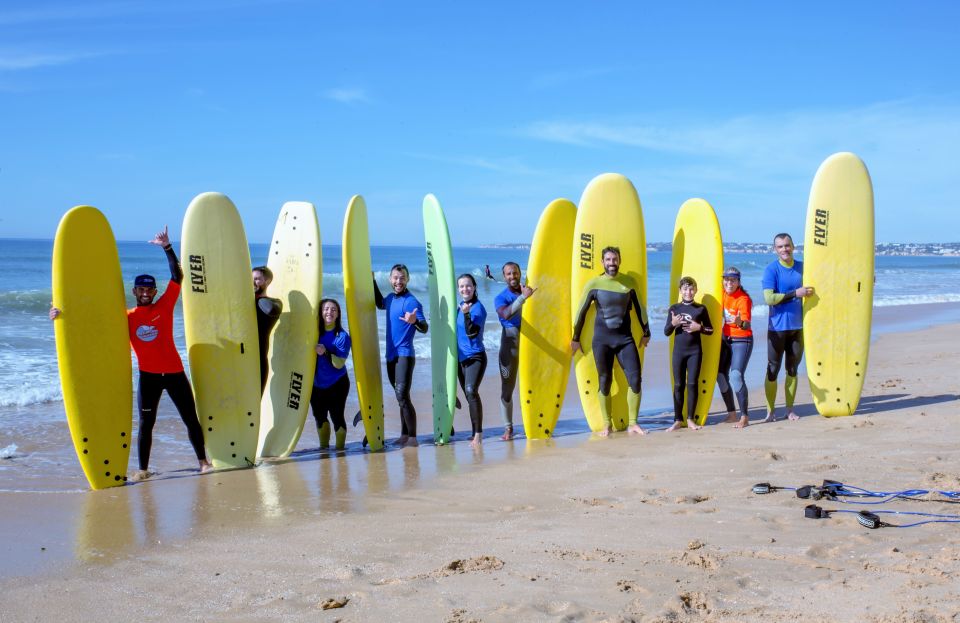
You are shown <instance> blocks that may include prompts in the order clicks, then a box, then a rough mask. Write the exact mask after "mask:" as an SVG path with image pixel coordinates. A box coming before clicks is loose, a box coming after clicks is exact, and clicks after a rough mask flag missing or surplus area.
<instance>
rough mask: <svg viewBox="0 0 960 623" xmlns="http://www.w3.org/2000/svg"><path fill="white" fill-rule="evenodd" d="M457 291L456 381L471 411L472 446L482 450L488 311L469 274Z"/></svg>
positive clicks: (461, 279)
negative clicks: (483, 386)
mask: <svg viewBox="0 0 960 623" xmlns="http://www.w3.org/2000/svg"><path fill="white" fill-rule="evenodd" d="M457 291H458V292H459V293H460V303H459V304H458V306H457V362H458V366H457V378H458V379H459V380H460V387H461V388H462V389H463V394H464V396H466V397H467V405H468V406H469V409H470V423H471V425H472V426H473V433H472V434H471V438H470V446H471V447H472V448H479V447H480V444H481V443H482V442H483V403H482V402H481V401H480V382H481V381H483V374H484V372H486V371H487V350H486V348H484V346H483V327H484V324H485V323H486V322H487V310H486V308H485V307H484V306H483V303H481V302H480V300H479V299H478V298H477V280H476V279H474V278H473V275H471V274H470V273H464V274H462V275H460V276H459V277H457Z"/></svg>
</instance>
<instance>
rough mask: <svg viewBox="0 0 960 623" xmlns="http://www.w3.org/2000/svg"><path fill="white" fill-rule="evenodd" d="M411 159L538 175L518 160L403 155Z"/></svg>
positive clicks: (410, 153)
mask: <svg viewBox="0 0 960 623" xmlns="http://www.w3.org/2000/svg"><path fill="white" fill-rule="evenodd" d="M405 155H407V156H409V157H411V158H417V159H419V160H431V161H433V162H444V163H447V164H455V165H460V166H464V167H471V168H475V169H484V170H487V171H496V172H497V173H508V174H511V175H538V174H540V173H541V172H540V171H537V170H535V169H533V168H531V167H529V166H527V165H526V164H524V163H523V162H521V160H520V159H519V158H514V157H504V158H486V157H483V156H446V155H437V154H424V153H417V152H408V153H407V154H405Z"/></svg>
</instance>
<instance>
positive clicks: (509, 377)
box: [493, 262, 536, 441]
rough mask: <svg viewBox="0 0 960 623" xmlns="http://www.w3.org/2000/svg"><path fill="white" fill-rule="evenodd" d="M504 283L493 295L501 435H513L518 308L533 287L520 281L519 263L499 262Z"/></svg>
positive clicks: (531, 294) (529, 294) (518, 348)
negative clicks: (497, 334)
mask: <svg viewBox="0 0 960 623" xmlns="http://www.w3.org/2000/svg"><path fill="white" fill-rule="evenodd" d="M503 280H504V281H505V282H506V284H507V287H506V288H504V289H503V292H501V293H500V294H498V295H497V296H496V298H494V299H493V306H494V308H495V309H496V310H497V317H498V318H499V319H500V325H501V327H502V328H501V330H500V356H499V358H500V416H501V417H502V418H503V437H501V439H503V440H504V441H508V440H510V439H513V390H514V388H515V387H516V386H517V365H518V363H519V354H520V310H521V308H522V307H523V303H524V301H526V300H527V299H528V298H530V297H531V296H533V293H534V292H535V291H536V290H535V289H534V288H531V287H530V286H528V285H525V284H523V285H522V284H521V283H520V265H519V264H517V263H516V262H507V263H506V264H504V265H503Z"/></svg>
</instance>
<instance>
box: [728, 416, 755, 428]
mask: <svg viewBox="0 0 960 623" xmlns="http://www.w3.org/2000/svg"><path fill="white" fill-rule="evenodd" d="M727 421H729V420H727ZM748 426H750V418H749V417H747V416H746V415H743V416H741V417H740V421H739V422H737V423H736V424H734V425H733V427H734V428H746V427H748Z"/></svg>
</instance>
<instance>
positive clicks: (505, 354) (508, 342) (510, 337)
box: [500, 327, 520, 402]
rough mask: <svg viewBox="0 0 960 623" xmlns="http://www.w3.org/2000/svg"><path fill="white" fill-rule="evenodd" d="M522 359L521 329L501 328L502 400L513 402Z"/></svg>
mask: <svg viewBox="0 0 960 623" xmlns="http://www.w3.org/2000/svg"><path fill="white" fill-rule="evenodd" d="M519 359H520V328H519V327H501V331H500V400H501V401H503V402H511V401H512V400H513V390H514V388H515V387H516V386H517V369H518V368H519Z"/></svg>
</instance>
